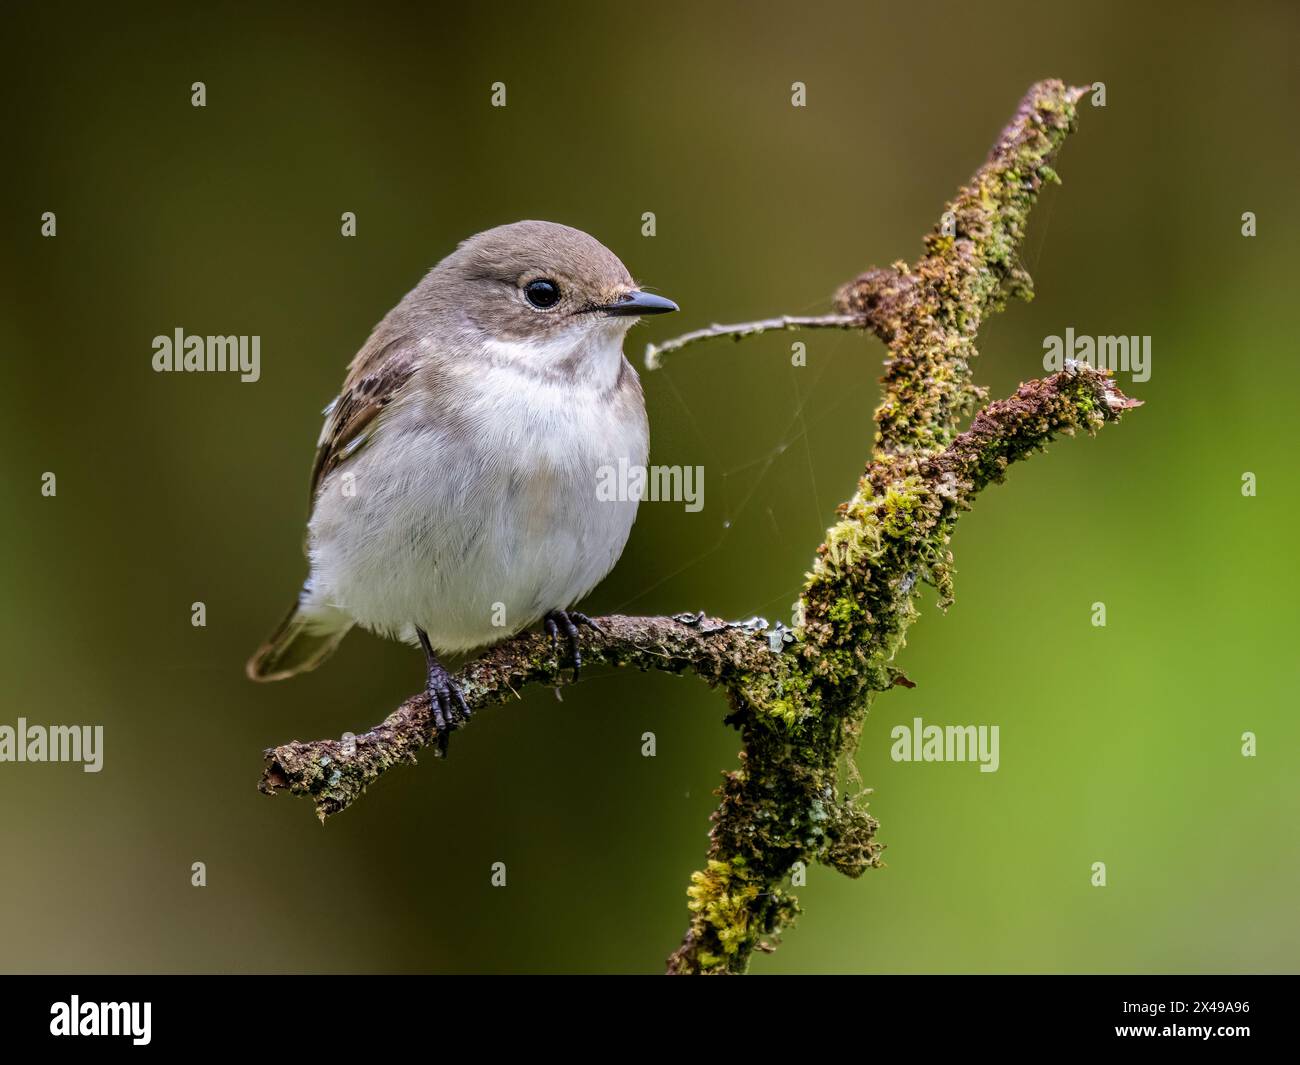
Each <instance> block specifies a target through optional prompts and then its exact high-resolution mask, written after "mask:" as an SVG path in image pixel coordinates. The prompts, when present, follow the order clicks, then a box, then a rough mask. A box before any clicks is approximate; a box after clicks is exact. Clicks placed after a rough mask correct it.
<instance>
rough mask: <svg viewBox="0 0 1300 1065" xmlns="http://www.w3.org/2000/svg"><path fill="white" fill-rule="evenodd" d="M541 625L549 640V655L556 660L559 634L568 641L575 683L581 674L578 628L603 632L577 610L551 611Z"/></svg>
mask: <svg viewBox="0 0 1300 1065" xmlns="http://www.w3.org/2000/svg"><path fill="white" fill-rule="evenodd" d="M543 624H544V625H545V628H546V635H548V636H549V637H550V638H551V654H553V655H555V656H556V658H559V655H560V633H561V632H563V633H564V636H565V639H567V640H568V641H569V664H570V665H572V666H573V679H574V680H575V681H576V680H577V679H578V676H579V675H580V674H581V672H582V649H581V648H580V647H579V646H578V626H580V625H585V626H586V627H587V628H589V629H593V630H594V631H596V632H599V633H601V634H602V635H603V634H604V632H605V630H604V629H602V628H601V627H600V626H599V625H597V624H596V622H595V621H593V620H592V619H591V618H589V617H587V615H586V614H583V613H581V612H580V611H577V610H552V611H551V612H550V613H549V614H547V615H546V617H545V619H544V621H543Z"/></svg>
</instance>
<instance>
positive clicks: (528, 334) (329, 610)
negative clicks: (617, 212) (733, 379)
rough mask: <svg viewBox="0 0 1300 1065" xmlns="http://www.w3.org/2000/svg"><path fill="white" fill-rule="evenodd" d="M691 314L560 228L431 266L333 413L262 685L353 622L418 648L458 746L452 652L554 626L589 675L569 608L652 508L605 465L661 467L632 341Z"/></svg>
mask: <svg viewBox="0 0 1300 1065" xmlns="http://www.w3.org/2000/svg"><path fill="white" fill-rule="evenodd" d="M676 309H677V306H676V304H674V303H673V302H672V301H671V300H667V299H664V298H663V297H661V296H655V295H652V294H650V293H648V292H644V291H641V290H640V289H639V288H638V287H637V286H636V284H635V283H634V282H633V280H632V278H631V276H630V275H629V274H628V272H627V269H626V267H624V265H623V264H622V263H621V262H620V261H619V259H618V257H617V256H615V255H614V254H613V252H611V251H610V250H609V249H608V248H606V247H605V246H604V245H602V244H601V243H599V242H598V241H596V240H595V239H593V238H592V237H590V236H588V235H587V234H586V233H583V232H581V231H579V230H576V229H571V228H569V227H568V226H562V225H557V224H555V223H552V222H517V223H515V224H513V225H507V226H500V227H498V228H496V229H490V230H487V231H486V232H483V233H479V234H478V235H477V236H474V237H471V238H470V239H469V240H466V241H465V242H464V243H462V244H461V245H460V246H459V247H458V248H457V249H456V250H455V251H454V252H452V254H450V255H449V256H447V258H445V259H443V260H442V262H440V263H439V264H438V265H437V266H435V267H434V268H433V269H432V270H430V271H429V273H428V274H426V275H425V277H424V279H423V280H422V281H421V282H420V283H419V284H418V285H416V287H415V288H414V289H412V290H411V292H409V293H408V294H407V295H406V296H405V297H404V298H403V299H402V300H401V302H400V303H398V304H397V306H396V307H394V308H393V309H392V310H391V311H389V312H388V314H387V315H386V316H385V317H384V319H383V321H381V322H380V323H379V325H377V326H376V327H375V329H374V331H373V332H372V333H371V335H370V339H369V340H368V341H366V344H365V346H364V347H363V348H362V349H361V351H360V352H359V353H358V354H357V356H356V358H355V359H353V361H352V364H351V366H350V367H349V368H348V375H347V379H346V380H345V381H344V383H343V391H342V392H341V393H340V395H339V396H338V398H337V399H336V400H334V402H333V403H331V404H330V405H329V406H328V407H327V408H326V409H325V426H324V428H323V430H322V431H321V434H320V439H319V441H318V443H317V451H316V462H315V465H314V466H313V469H312V478H311V517H310V519H309V522H308V539H307V554H308V558H309V560H310V564H311V572H310V575H309V576H308V578H307V581H306V583H305V585H304V586H303V589H302V592H301V594H300V595H299V598H298V602H297V604H296V605H295V606H294V608H293V610H291V611H290V612H289V616H288V617H287V618H285V620H284V621H283V623H281V625H280V627H279V628H278V629H277V630H276V631H275V633H274V634H273V635H272V636H271V637H270V639H269V640H268V641H267V642H266V643H265V644H264V645H263V646H262V647H261V648H260V649H259V650H258V651H257V653H256V654H255V655H254V656H253V657H252V659H251V660H250V661H249V663H248V675H249V676H250V677H251V678H252V679H254V680H280V679H282V678H284V677H290V676H293V675H294V674H296V673H301V672H303V671H305V670H309V669H314V668H315V667H316V666H318V665H320V663H321V662H322V661H324V660H325V658H326V657H328V655H329V654H330V653H331V652H332V651H333V650H334V648H335V647H337V646H338V643H339V641H340V640H342V639H343V637H344V635H346V634H347V632H348V630H349V629H351V628H352V626H353V625H361V626H363V627H364V628H367V629H370V630H371V631H373V632H376V633H379V634H380V635H384V636H389V637H394V638H396V639H400V640H403V641H405V642H408V643H416V642H418V643H419V644H420V646H421V647H422V648H423V650H424V654H425V659H426V664H427V685H428V692H429V698H430V705H431V709H432V713H433V717H434V721H435V724H436V725H437V728H438V734H439V738H440V743H441V745H442V746H443V749H444V750H445V744H446V737H447V735H448V734H449V732H450V730H451V729H453V728H455V727H456V726H457V724H459V723H460V722H461V721H463V720H465V719H466V718H467V717H468V716H469V708H468V706H467V705H466V703H465V700H464V697H463V696H462V695H461V693H460V691H459V690H458V689H457V688H456V686H455V685H454V683H453V682H452V680H451V677H450V675H449V674H448V673H447V671H446V669H444V668H443V666H442V664H441V663H440V662H439V660H438V653H439V652H443V653H454V652H459V651H466V650H470V649H472V648H477V647H483V646H486V645H488V644H491V643H495V642H497V641H499V640H502V639H504V638H505V637H507V636H509V635H511V634H513V633H516V632H518V631H520V630H521V629H523V628H526V627H527V626H529V625H531V624H533V623H534V622H536V621H538V620H543V619H544V620H545V624H546V629H547V631H548V632H549V633H550V635H551V638H552V641H555V640H556V639H557V636H558V634H559V633H561V632H562V633H563V634H564V635H565V636H566V638H567V640H568V643H569V648H570V653H571V656H572V662H573V667H574V670H575V673H576V671H577V670H578V668H579V667H580V665H581V658H580V655H579V652H578V643H577V636H578V625H579V624H588V625H592V622H591V620H590V619H589V618H587V617H586V616H585V615H583V614H580V613H577V612H575V611H572V610H570V609H569V608H570V607H571V606H572V605H573V604H574V603H576V602H577V601H578V600H579V599H581V598H582V597H583V596H584V595H586V594H587V593H588V592H589V591H590V590H591V589H592V588H593V587H595V585H596V584H597V583H599V582H600V581H601V580H602V579H603V578H604V576H605V575H606V574H607V573H608V572H609V571H610V570H611V569H612V568H613V566H614V563H615V562H617V561H618V557H619V555H620V554H622V551H623V547H624V545H625V544H626V542H627V538H628V534H629V532H630V531H631V528H632V523H633V521H634V520H635V518H636V510H637V503H638V500H637V499H636V498H630V499H616V500H609V499H607V498H599V497H598V494H597V481H598V479H599V477H600V471H601V470H602V469H608V468H610V467H613V468H616V469H617V468H619V464H620V462H622V463H625V464H627V465H628V466H631V467H640V466H644V464H645V461H646V457H647V451H648V446H649V440H648V426H647V422H646V414H645V404H644V401H643V399H642V396H641V384H640V381H639V379H638V377H637V374H636V371H635V370H634V369H633V368H632V365H631V364H630V363H629V362H628V361H627V359H626V358H625V357H624V355H623V337H624V335H625V334H626V333H627V330H628V328H629V326H630V325H631V324H632V323H633V322H635V321H636V320H637V317H638V316H640V315H645V314H661V313H663V312H665V311H675V310H676ZM593 627H594V626H593Z"/></svg>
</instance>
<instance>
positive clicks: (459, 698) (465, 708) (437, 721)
mask: <svg viewBox="0 0 1300 1065" xmlns="http://www.w3.org/2000/svg"><path fill="white" fill-rule="evenodd" d="M415 632H416V635H417V636H419V638H420V646H421V647H422V648H423V649H424V658H425V662H426V663H427V665H428V669H429V672H428V676H427V680H426V681H425V691H427V692H428V693H429V713H430V715H431V716H432V717H433V724H434V727H435V728H436V729H437V730H438V754H439V755H441V756H443V757H446V755H447V745H448V743H449V742H450V741H451V733H452V730H453V729H455V728H457V727H459V726H460V725H463V724H464V723H465V722H466V721H468V720H469V719H470V717H471V716H472V714H473V711H472V710H470V708H469V704H468V703H467V702H465V695H464V693H463V692H462V691H461V690H460V687H459V686H458V685H457V684H456V682H455V681H454V680H453V679H452V676H451V674H450V673H448V672H447V670H446V668H445V667H444V666H443V664H442V663H441V662H439V661H438V656H437V655H435V654H434V653H433V647H432V646H431V645H430V643H429V636H428V634H427V633H426V632H425V631H424V630H423V629H420V628H417V629H416V630H415Z"/></svg>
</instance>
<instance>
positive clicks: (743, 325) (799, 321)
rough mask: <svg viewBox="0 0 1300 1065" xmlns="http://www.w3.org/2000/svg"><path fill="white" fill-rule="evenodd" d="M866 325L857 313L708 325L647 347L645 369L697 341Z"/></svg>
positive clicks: (792, 316) (862, 327)
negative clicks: (789, 330)
mask: <svg viewBox="0 0 1300 1065" xmlns="http://www.w3.org/2000/svg"><path fill="white" fill-rule="evenodd" d="M866 327H867V323H866V322H864V321H863V317H862V315H860V314H821V315H814V316H812V317H801V316H798V315H791V314H783V315H781V316H780V317H779V318H764V319H763V320H762V321H759V322H740V323H738V324H736V325H717V324H714V325H711V326H709V327H708V328H706V329H696V330H695V331H694V332H691V333H683V334H682V335H681V336H679V337H674V338H673V339H672V340H666V341H664V342H663V343H662V344H647V345H646V349H645V366H646V369H647V370H657V369H659V367H660V366H661V365H662V363H663V356H664V355H667V354H668V353H669V352H672V351H680V350H681V349H682V348H684V347H686V345H687V344H694V343H695V342H696V341H697V340H711V339H713V338H714V337H731V339H732V340H740V339H741V338H742V337H749V336H755V335H756V334H758V333H768V332H771V331H772V330H776V329H853V328H859V329H865V328H866Z"/></svg>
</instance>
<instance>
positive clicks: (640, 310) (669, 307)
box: [596, 288, 677, 317]
mask: <svg viewBox="0 0 1300 1065" xmlns="http://www.w3.org/2000/svg"><path fill="white" fill-rule="evenodd" d="M596 310H598V311H603V312H604V313H605V314H608V315H611V316H614V317H625V316H631V315H639V314H667V313H668V312H669V311H675V310H677V304H675V303H674V302H673V301H672V300H668V299H664V298H663V296H656V295H654V294H652V293H650V292H642V291H641V290H640V289H635V288H634V289H632V291H631V292H626V293H624V294H623V295H622V296H620V297H619V298H618V299H617V300H615V301H614V302H613V303H607V304H605V306H603V307H597V308H596Z"/></svg>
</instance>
